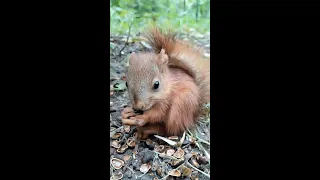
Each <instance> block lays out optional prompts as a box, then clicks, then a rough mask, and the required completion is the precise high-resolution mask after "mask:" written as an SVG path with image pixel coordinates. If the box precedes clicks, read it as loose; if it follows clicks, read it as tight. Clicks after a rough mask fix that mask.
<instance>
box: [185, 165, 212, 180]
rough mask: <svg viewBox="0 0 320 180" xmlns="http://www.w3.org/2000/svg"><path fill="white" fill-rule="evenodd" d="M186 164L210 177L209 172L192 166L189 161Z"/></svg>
mask: <svg viewBox="0 0 320 180" xmlns="http://www.w3.org/2000/svg"><path fill="white" fill-rule="evenodd" d="M187 165H188V166H190V167H192V168H193V169H195V170H197V171H199V172H201V173H202V174H203V175H205V176H207V177H208V178H210V175H209V174H207V173H205V172H203V171H201V170H200V169H198V168H196V167H194V166H192V165H191V164H190V163H189V162H187Z"/></svg>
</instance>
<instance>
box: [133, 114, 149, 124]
mask: <svg viewBox="0 0 320 180" xmlns="http://www.w3.org/2000/svg"><path fill="white" fill-rule="evenodd" d="M130 120H134V121H135V124H136V126H144V125H145V124H147V120H146V118H145V117H144V116H143V115H136V116H134V117H130Z"/></svg>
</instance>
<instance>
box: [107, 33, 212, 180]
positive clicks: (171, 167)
mask: <svg viewBox="0 0 320 180" xmlns="http://www.w3.org/2000/svg"><path fill="white" fill-rule="evenodd" d="M180 37H181V38H182V39H185V40H189V41H191V42H193V43H195V44H196V45H198V46H201V47H203V48H205V52H206V53H205V55H206V56H210V35H209V34H206V35H203V34H193V35H192V34H191V35H190V34H189V35H180ZM126 42H127V37H126V35H124V36H123V37H121V36H117V37H116V36H111V37H110V89H111V92H110V130H111V132H110V164H111V166H110V167H111V169H110V172H111V173H110V174H111V176H110V178H111V179H141V180H142V179H145V180H147V179H148V180H155V179H192V180H194V179H199V180H202V179H210V178H209V177H210V160H209V158H210V115H209V112H210V104H208V116H207V117H204V118H202V119H201V120H200V121H199V123H198V124H197V126H196V127H195V128H194V129H191V130H190V131H187V132H185V134H184V136H183V135H181V136H179V137H165V138H166V139H169V141H168V140H161V139H159V138H156V137H154V136H149V139H148V140H146V141H140V142H138V141H137V140H136V139H135V131H136V129H135V127H127V126H122V123H121V115H120V113H121V111H122V110H123V108H124V107H125V106H126V105H129V98H128V95H127V91H126V89H125V81H124V77H125V64H126V62H127V61H126V58H127V55H128V54H130V53H131V52H138V51H149V49H148V45H147V44H145V43H144V41H142V40H141V39H139V38H129V40H128V43H127V45H126V46H125V44H126ZM124 46H125V48H124V49H123V50H122V51H121V53H120V50H121V49H122V48H123V47H124ZM170 140H171V141H170ZM166 141H168V142H169V143H168V142H166Z"/></svg>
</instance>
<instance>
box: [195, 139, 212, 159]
mask: <svg viewBox="0 0 320 180" xmlns="http://www.w3.org/2000/svg"><path fill="white" fill-rule="evenodd" d="M196 145H197V146H198V148H199V149H201V150H203V151H204V154H205V155H206V156H207V158H208V159H209V161H210V154H209V153H208V152H207V151H206V150H205V149H204V148H203V147H202V146H201V145H200V144H199V143H197V142H196Z"/></svg>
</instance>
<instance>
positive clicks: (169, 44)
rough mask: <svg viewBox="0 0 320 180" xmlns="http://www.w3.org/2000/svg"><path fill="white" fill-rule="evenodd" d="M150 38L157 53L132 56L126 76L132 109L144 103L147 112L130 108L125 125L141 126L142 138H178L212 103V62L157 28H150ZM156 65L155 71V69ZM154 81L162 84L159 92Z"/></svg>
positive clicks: (188, 45) (148, 36)
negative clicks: (159, 136)
mask: <svg viewBox="0 0 320 180" xmlns="http://www.w3.org/2000/svg"><path fill="white" fill-rule="evenodd" d="M147 38H148V40H149V43H150V44H151V45H152V47H153V48H154V50H155V52H156V53H139V54H133V55H132V56H131V57H130V67H129V69H128V74H127V80H128V84H129V87H128V91H129V96H130V97H131V100H132V101H134V102H132V103H133V106H134V107H136V108H137V107H140V106H139V103H140V104H144V105H145V106H144V107H145V108H144V109H143V110H144V111H145V112H144V114H143V115H136V114H134V113H133V110H132V109H130V108H127V109H125V110H124V112H123V114H122V117H123V123H124V124H128V125H137V126H139V127H141V128H139V129H142V130H143V133H144V134H143V133H142V134H141V136H140V137H142V138H146V137H147V135H148V134H152V133H159V134H161V133H165V134H166V135H179V134H180V133H182V132H183V131H184V130H186V129H187V128H190V127H191V126H193V125H194V124H195V122H196V121H197V118H198V116H199V112H200V110H201V107H202V103H205V102H208V101H209V100H210V92H209V91H210V71H209V60H205V58H204V57H203V56H202V54H201V51H200V50H199V49H195V48H193V47H192V46H190V44H187V43H186V42H182V41H180V40H176V39H175V37H174V35H173V34H170V33H169V34H167V35H166V34H163V33H162V32H161V31H160V30H159V29H157V28H155V29H151V31H149V34H148V35H147ZM162 48H163V49H164V51H161V49H162ZM160 51H161V52H160ZM158 53H160V54H158ZM164 53H165V54H166V55H165V54H164ZM155 65H156V66H157V68H156V70H154V69H153V68H152V67H154V66H155ZM154 78H157V79H159V80H160V82H161V83H160V84H161V88H160V90H159V92H153V91H152V89H151V87H152V83H153V79H154ZM133 97H135V98H136V99H133ZM137 104H138V105H137ZM141 107H142V106H141ZM128 118H129V119H128ZM160 124H164V125H162V126H160Z"/></svg>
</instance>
